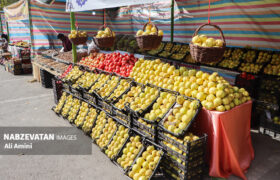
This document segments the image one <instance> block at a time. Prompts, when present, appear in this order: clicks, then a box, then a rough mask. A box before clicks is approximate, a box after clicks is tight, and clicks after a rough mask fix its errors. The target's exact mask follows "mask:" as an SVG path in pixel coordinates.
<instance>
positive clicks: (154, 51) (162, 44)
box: [147, 42, 165, 56]
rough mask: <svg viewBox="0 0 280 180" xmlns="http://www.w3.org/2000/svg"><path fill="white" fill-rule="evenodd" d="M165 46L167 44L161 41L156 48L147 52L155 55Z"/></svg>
mask: <svg viewBox="0 0 280 180" xmlns="http://www.w3.org/2000/svg"><path fill="white" fill-rule="evenodd" d="M164 46H165V43H163V42H161V43H160V45H159V46H158V47H157V48H156V49H153V50H150V51H148V52H147V53H148V54H150V55H153V56H155V55H157V54H158V53H160V52H161V51H162V50H163V48H164Z"/></svg>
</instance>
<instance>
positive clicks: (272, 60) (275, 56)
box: [270, 54, 280, 65]
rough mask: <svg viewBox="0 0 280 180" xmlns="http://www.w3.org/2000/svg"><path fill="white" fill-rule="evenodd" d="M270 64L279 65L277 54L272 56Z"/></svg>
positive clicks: (279, 59) (279, 58) (279, 56)
mask: <svg viewBox="0 0 280 180" xmlns="http://www.w3.org/2000/svg"><path fill="white" fill-rule="evenodd" d="M270 63H271V64H273V65H279V64H280V55H279V54H273V55H272V59H271V62H270Z"/></svg>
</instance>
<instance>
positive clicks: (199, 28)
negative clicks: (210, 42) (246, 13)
mask: <svg viewBox="0 0 280 180" xmlns="http://www.w3.org/2000/svg"><path fill="white" fill-rule="evenodd" d="M204 26H212V27H214V28H216V29H217V30H218V31H219V32H220V34H221V36H222V40H223V41H224V43H225V44H226V40H225V36H224V33H223V31H222V29H221V28H220V27H219V26H217V25H215V24H212V23H209V24H208V23H207V24H202V25H201V26H199V27H198V28H197V29H196V30H195V32H194V33H193V36H192V37H194V36H196V35H197V33H198V32H199V31H200V30H201V29H202V28H203V27H204Z"/></svg>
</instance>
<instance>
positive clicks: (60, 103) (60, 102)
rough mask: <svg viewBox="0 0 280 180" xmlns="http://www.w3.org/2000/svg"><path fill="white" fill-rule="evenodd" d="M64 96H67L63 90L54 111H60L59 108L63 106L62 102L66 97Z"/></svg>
mask: <svg viewBox="0 0 280 180" xmlns="http://www.w3.org/2000/svg"><path fill="white" fill-rule="evenodd" d="M66 97H67V95H66V92H63V93H62V96H61V98H60V99H59V102H58V104H57V105H56V107H55V108H54V112H56V113H60V111H61V109H62V107H63V105H64V103H65V101H66V99H67V98H66Z"/></svg>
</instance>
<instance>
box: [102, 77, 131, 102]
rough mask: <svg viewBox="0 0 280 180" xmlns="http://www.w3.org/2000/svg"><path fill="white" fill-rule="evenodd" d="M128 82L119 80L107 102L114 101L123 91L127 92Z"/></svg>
mask: <svg viewBox="0 0 280 180" xmlns="http://www.w3.org/2000/svg"><path fill="white" fill-rule="evenodd" d="M130 82H131V81H128V80H126V79H121V80H120V84H119V85H118V87H117V88H116V89H115V90H114V92H113V93H112V94H111V95H110V96H109V97H108V98H107V100H108V101H114V100H115V99H117V98H119V97H120V96H121V95H122V94H123V93H124V92H125V91H127V90H128V88H129V87H130Z"/></svg>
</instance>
